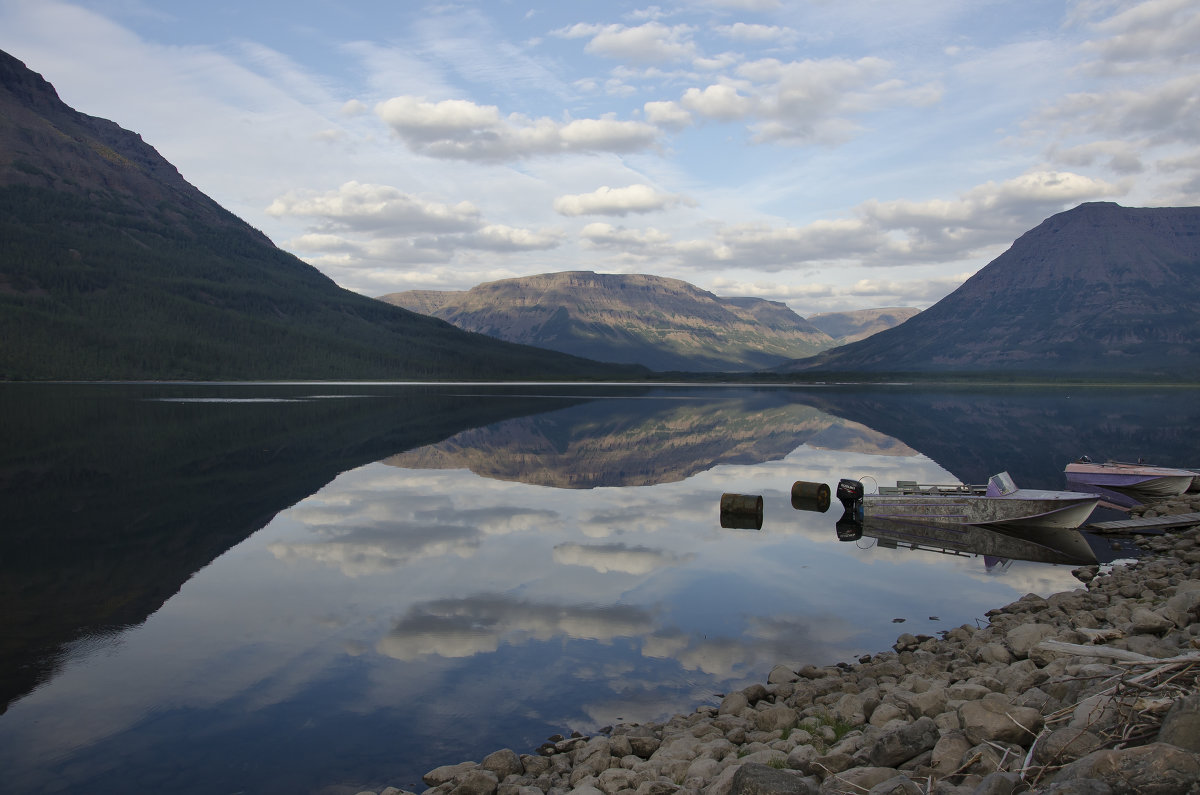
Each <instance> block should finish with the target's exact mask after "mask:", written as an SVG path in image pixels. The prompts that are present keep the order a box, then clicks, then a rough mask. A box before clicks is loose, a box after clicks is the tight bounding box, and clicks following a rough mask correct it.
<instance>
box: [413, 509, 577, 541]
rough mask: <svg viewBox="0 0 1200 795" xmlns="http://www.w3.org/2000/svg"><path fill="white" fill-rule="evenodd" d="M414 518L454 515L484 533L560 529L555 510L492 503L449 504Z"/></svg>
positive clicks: (439, 517) (451, 516)
mask: <svg viewBox="0 0 1200 795" xmlns="http://www.w3.org/2000/svg"><path fill="white" fill-rule="evenodd" d="M414 518H416V519H425V518H428V519H435V520H436V519H443V520H445V519H453V520H454V521H455V522H458V523H461V524H465V525H470V526H473V527H477V528H479V529H480V530H481V531H482V532H483V533H484V534H485V535H489V536H499V535H508V534H509V533H522V532H547V531H555V532H556V531H559V530H562V529H563V520H562V517H561V516H560V515H559V513H558V512H557V511H551V510H547V509H542V508H517V507H509V506H491V507H487V508H451V509H449V510H444V511H443V510H438V511H417V512H416V513H415V514H414Z"/></svg>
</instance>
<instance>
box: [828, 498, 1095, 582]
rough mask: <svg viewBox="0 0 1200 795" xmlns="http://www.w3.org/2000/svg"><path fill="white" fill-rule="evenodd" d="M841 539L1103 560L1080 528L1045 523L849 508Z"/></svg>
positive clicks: (999, 556)
mask: <svg viewBox="0 0 1200 795" xmlns="http://www.w3.org/2000/svg"><path fill="white" fill-rule="evenodd" d="M836 527H837V537H838V540H839V541H847V542H849V541H854V542H859V541H861V540H862V539H863V538H868V539H873V540H874V541H875V544H876V546H879V547H882V548H885V549H917V550H927V551H933V552H942V553H945V554H948V555H958V556H963V557H970V556H972V555H981V556H983V557H984V560H985V563H986V564H987V566H988V569H989V570H990V569H992V568H993V566H994V565H995V563H996V562H1005V561H1012V560H1028V561H1033V562H1036V563H1060V564H1066V565H1071V566H1083V565H1089V564H1093V563H1096V562H1097V558H1096V553H1095V551H1094V550H1093V549H1092V546H1091V545H1090V544H1089V543H1088V541H1087V538H1086V537H1085V536H1084V534H1083V533H1081V532H1080V531H1078V530H1073V529H1067V528H1058V527H1039V528H1017V527H1006V528H1004V529H996V528H985V527H978V526H975V525H966V524H963V525H945V524H936V525H935V524H923V523H920V522H913V521H904V520H898V519H872V518H868V519H865V520H863V519H859V518H857V517H856V516H855V515H853V513H852V512H850V511H847V512H846V513H845V514H843V515H842V518H841V519H839V520H838V522H837V526H836Z"/></svg>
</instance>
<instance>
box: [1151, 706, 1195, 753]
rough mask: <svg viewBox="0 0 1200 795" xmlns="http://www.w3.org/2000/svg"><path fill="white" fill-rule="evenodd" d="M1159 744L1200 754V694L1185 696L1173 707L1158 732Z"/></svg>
mask: <svg viewBox="0 0 1200 795" xmlns="http://www.w3.org/2000/svg"><path fill="white" fill-rule="evenodd" d="M1158 742H1160V743H1170V744H1171V745H1174V746H1176V747H1178V748H1183V749H1185V750H1188V751H1195V752H1200V694H1193V695H1190V696H1184V697H1183V698H1181V699H1179V700H1178V701H1176V702H1175V703H1174V705H1172V707H1171V709H1170V710H1169V711H1168V712H1167V715H1166V717H1164V718H1163V722H1162V728H1160V729H1159V731H1158Z"/></svg>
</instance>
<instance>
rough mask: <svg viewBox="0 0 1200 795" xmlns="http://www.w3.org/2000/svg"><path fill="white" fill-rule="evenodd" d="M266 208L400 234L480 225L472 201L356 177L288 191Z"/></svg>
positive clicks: (277, 213)
mask: <svg viewBox="0 0 1200 795" xmlns="http://www.w3.org/2000/svg"><path fill="white" fill-rule="evenodd" d="M267 212H268V213H269V214H270V215H273V216H276V217H281V216H307V217H311V218H317V219H319V220H320V222H321V223H322V224H323V225H324V226H327V227H343V228H349V229H356V230H360V231H389V232H392V233H396V234H401V233H409V232H450V231H467V230H472V229H476V228H477V227H478V226H479V225H480V218H479V210H478V209H477V208H476V207H475V205H473V204H471V203H470V202H465V201H464V202H459V203H458V204H454V205H448V204H442V203H441V202H435V201H429V200H426V199H421V198H419V197H417V196H413V195H412V194H408V193H404V192H403V191H401V190H399V189H397V188H393V187H391V186H389V185H371V184H364V183H360V182H354V181H351V182H347V183H345V184H343V185H342V186H341V187H340V188H338V189H337V190H333V191H328V192H326V193H322V194H316V193H307V194H301V193H297V192H290V193H287V194H285V195H283V196H280V197H279V198H277V199H275V201H273V202H271V204H270V206H269V207H267Z"/></svg>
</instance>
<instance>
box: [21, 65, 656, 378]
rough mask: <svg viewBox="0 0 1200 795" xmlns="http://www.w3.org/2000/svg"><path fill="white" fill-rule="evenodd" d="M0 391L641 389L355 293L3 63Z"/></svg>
mask: <svg viewBox="0 0 1200 795" xmlns="http://www.w3.org/2000/svg"><path fill="white" fill-rule="evenodd" d="M0 339H2V340H4V344H3V345H0V380H5V379H8V380H44V379H79V380H94V379H207V380H213V379H271V378H304V379H313V378H352V379H367V378H374V379H383V378H387V379H411V378H470V377H477V378H492V379H501V378H539V377H540V378H550V377H559V378H562V377H574V378H590V377H630V376H631V375H633V374H637V373H641V372H644V371H641V370H637V369H632V368H628V367H625V368H614V367H612V366H607V365H600V364H598V363H594V362H587V361H583V360H580V359H577V358H571V357H568V356H558V355H553V354H549V353H547V352H546V351H543V350H538V349H533V348H526V347H522V346H517V345H512V344H508V343H503V342H501V341H498V340H495V339H491V338H488V337H484V336H481V335H473V334H467V333H464V332H462V331H461V330H459V329H456V328H454V327H453V326H451V325H450V324H448V323H444V322H442V321H438V320H435V319H432V318H430V317H427V316H424V315H419V314H414V313H411V312H407V311H405V310H402V309H399V308H397V307H391V306H386V305H384V304H381V303H380V302H378V301H375V300H373V299H370V298H366V297H364V296H361V295H358V294H356V293H352V292H350V291H348V290H344V289H342V288H340V287H338V286H337V285H336V284H334V283H333V281H332V280H330V279H329V278H327V277H326V276H324V275H323V274H322V273H320V272H319V271H318V270H317V269H316V268H313V267H312V266H310V265H308V264H306V263H304V262H302V261H301V260H299V259H298V258H296V257H295V256H293V255H291V254H288V253H286V252H284V251H281V250H279V249H278V248H276V247H275V246H274V245H273V244H272V243H271V241H270V240H268V239H267V237H266V236H265V235H263V234H262V233H261V232H259V231H258V230H256V229H254V228H252V227H251V226H250V225H248V224H246V223H245V222H243V221H242V220H240V219H239V218H237V217H236V216H234V215H233V214H232V213H230V212H228V211H227V210H225V209H223V208H222V207H221V206H220V205H218V204H217V203H216V202H215V201H213V200H212V199H211V198H209V197H208V196H205V195H204V194H203V193H201V192H200V191H199V190H197V189H196V188H195V187H193V186H192V185H190V184H189V183H188V182H187V181H185V180H184V179H183V177H182V176H181V175H180V174H179V171H178V170H177V169H176V168H175V167H174V166H172V165H171V164H170V163H169V162H167V161H166V160H165V159H164V158H163V157H162V156H161V155H159V153H158V152H157V151H155V150H154V148H153V147H151V146H149V145H148V144H146V143H145V142H143V141H142V139H141V137H140V136H138V135H136V134H135V133H132V132H129V131H128V130H124V129H122V128H121V127H119V126H118V125H116V124H114V123H113V122H111V121H108V120H105V119H100V118H96V117H93V116H88V115H85V114H82V113H79V112H78V111H75V110H73V109H72V108H70V107H68V106H67V105H66V104H64V103H63V102H62V101H61V100H60V99H59V97H58V94H57V93H56V92H55V90H54V88H53V87H52V86H51V85H50V84H49V83H47V82H46V81H45V80H44V79H43V78H42V77H41V76H40V75H38V74H36V73H34V72H32V71H30V70H29V69H27V68H26V67H25V65H24V64H23V63H22V62H21V61H19V60H17V59H16V58H13V57H12V56H11V55H9V54H7V53H4V52H0Z"/></svg>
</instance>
